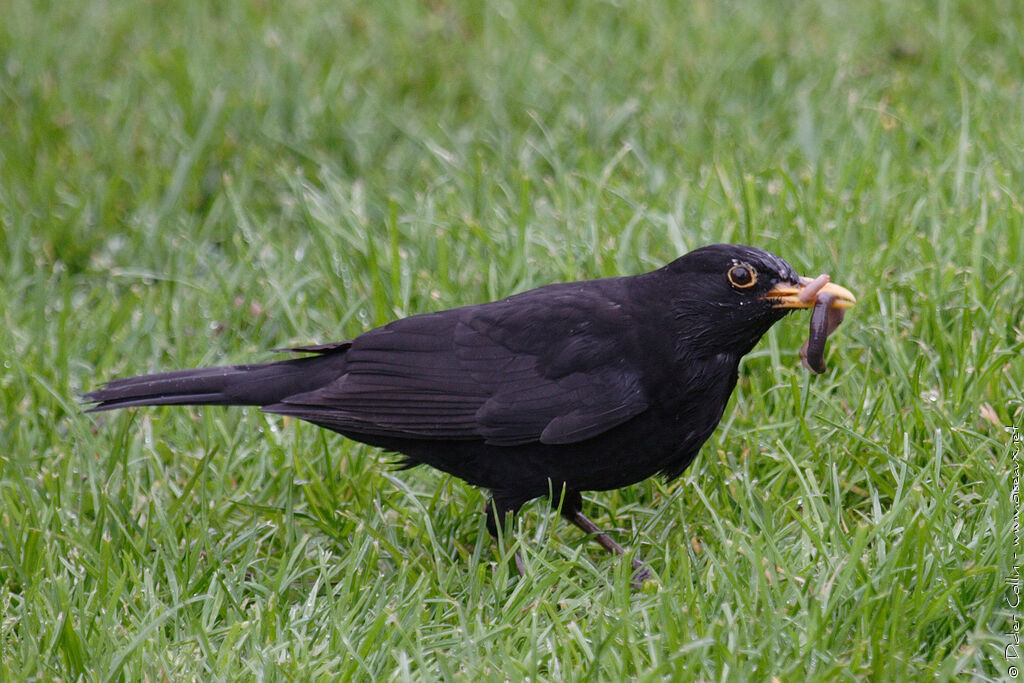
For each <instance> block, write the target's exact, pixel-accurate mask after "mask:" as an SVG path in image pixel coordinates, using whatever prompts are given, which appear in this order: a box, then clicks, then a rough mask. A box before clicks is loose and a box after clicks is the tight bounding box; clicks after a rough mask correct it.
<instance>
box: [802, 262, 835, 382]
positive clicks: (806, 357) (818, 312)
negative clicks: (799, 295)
mask: <svg viewBox="0 0 1024 683" xmlns="http://www.w3.org/2000/svg"><path fill="white" fill-rule="evenodd" d="M822 277H826V276H824V275H822V276H819V277H818V278H816V279H815V280H814V282H817V281H818V280H820V279H821V278H822ZM822 286H824V283H822ZM809 288H810V285H808V286H807V288H806V289H809ZM819 289H820V287H819ZM835 299H836V297H835V295H834V294H820V295H818V298H817V301H815V303H814V311H813V312H812V313H811V327H810V333H809V334H808V337H807V341H806V342H804V345H803V346H802V347H800V359H801V361H802V362H803V364H804V367H806V368H807V369H808V370H810V371H811V372H813V373H815V374H821V373H823V372H825V370H827V369H828V368H827V366H826V365H825V340H826V339H828V336H829V335H830V334H832V333H833V332H835V330H836V328H837V327H839V323H841V322H843V315H844V310H843V309H842V308H833V306H832V303H833V302H834V301H835Z"/></svg>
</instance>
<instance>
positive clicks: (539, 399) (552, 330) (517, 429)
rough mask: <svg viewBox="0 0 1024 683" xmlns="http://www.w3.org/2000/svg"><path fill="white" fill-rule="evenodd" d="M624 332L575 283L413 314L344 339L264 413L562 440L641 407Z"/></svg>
mask: <svg viewBox="0 0 1024 683" xmlns="http://www.w3.org/2000/svg"><path fill="white" fill-rule="evenodd" d="M633 329H634V328H633V325H632V321H631V319H630V317H629V315H628V314H626V313H625V312H624V311H623V310H622V308H621V307H620V306H619V305H618V304H616V303H614V302H613V301H612V300H611V299H609V298H608V297H607V296H606V295H604V294H602V292H601V291H600V290H596V289H595V288H588V287H581V286H580V285H562V286H554V287H548V288H543V289H541V290H534V291H531V292H527V293H525V294H522V295H519V296H516V297H511V298H509V299H505V300H503V301H498V302H494V303H490V304H482V305H479V306H468V307H465V308H458V309H453V310H450V311H444V312H441V313H432V314H426V315H419V316H413V317H411V318H405V319H403V320H398V321H396V322H394V323H391V324H390V325H386V326H385V327H381V328H378V329H376V330H371V331H370V332H367V333H366V334H364V335H362V336H360V337H357V338H356V339H354V340H353V341H352V346H351V347H350V348H349V349H348V350H347V351H346V366H345V371H344V374H343V375H342V376H341V377H339V378H338V379H337V380H336V381H334V382H332V383H331V384H329V385H327V386H325V387H323V388H321V389H318V390H316V391H313V392H309V393H306V394H300V395H296V396H291V397H288V398H287V399H285V400H284V401H282V402H281V403H279V404H276V405H273V406H267V407H266V408H265V410H268V411H269V412H275V413H284V414H288V415H294V416H296V417H300V418H302V419H307V420H309V421H311V422H315V423H317V424H320V425H323V426H326V427H330V428H332V429H337V430H339V431H343V432H344V431H349V432H356V433H361V434H369V435H376V436H384V437H398V438H421V439H483V440H485V441H487V442H488V443H491V444H496V445H507V446H511V445H517V444H523V443H530V442H537V441H539V442H541V443H546V444H566V443H574V442H577V441H583V440H585V439H588V438H591V437H593V436H597V435H598V434H601V433H602V432H604V431H606V430H608V429H611V428H612V427H614V426H616V425H619V424H622V423H623V422H625V421H626V420H629V419H630V418H632V417H634V416H636V415H637V414H639V413H640V412H642V411H643V410H644V409H645V408H646V407H647V398H646V396H645V394H644V392H643V389H642V386H641V381H640V375H639V373H638V372H637V371H636V370H635V369H634V367H633V366H632V365H631V363H630V361H629V359H630V358H636V354H635V353H629V352H628V350H629V349H630V348H632V347H633V344H634V342H633V336H632V335H633Z"/></svg>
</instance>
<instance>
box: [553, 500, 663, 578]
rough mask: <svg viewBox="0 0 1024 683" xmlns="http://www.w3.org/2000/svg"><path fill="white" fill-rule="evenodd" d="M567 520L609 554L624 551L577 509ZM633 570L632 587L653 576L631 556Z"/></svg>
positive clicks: (644, 565) (640, 562)
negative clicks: (590, 536) (591, 537)
mask: <svg viewBox="0 0 1024 683" xmlns="http://www.w3.org/2000/svg"><path fill="white" fill-rule="evenodd" d="M569 521H570V522H572V523H573V524H575V525H576V526H578V527H579V528H580V529H582V530H583V531H585V532H586V533H588V534H592V535H593V537H594V540H595V541H597V542H598V543H599V544H600V545H601V547H602V548H604V549H605V550H607V551H608V552H610V553H611V554H613V555H621V554H623V553H624V552H626V551H625V549H624V548H623V547H622V546H621V545H619V544H618V543H616V542H615V539H613V538H612V537H611V536H609V535H608V534H606V533H605V532H603V531H601V528H600V527H598V526H597V525H596V524H594V523H593V522H592V521H590V519H588V518H587V516H586V515H584V514H583V513H582V512H580V511H578V510H577V511H576V512H575V513H573V515H572V516H571V517H569ZM633 571H634V574H633V580H632V584H633V588H636V589H640V588H642V587H643V585H644V582H645V581H649V580H650V579H651V578H653V577H652V576H651V570H650V569H649V568H648V567H647V565H646V564H644V563H643V562H642V561H641V560H639V559H636V558H633Z"/></svg>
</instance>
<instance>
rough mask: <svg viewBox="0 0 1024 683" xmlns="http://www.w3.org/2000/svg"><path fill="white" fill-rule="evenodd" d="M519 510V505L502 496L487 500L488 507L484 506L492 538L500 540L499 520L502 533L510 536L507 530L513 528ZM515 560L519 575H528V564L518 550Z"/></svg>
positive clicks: (488, 530)
mask: <svg viewBox="0 0 1024 683" xmlns="http://www.w3.org/2000/svg"><path fill="white" fill-rule="evenodd" d="M517 510H519V505H513V504H511V503H509V502H508V501H506V500H502V499H500V498H492V499H491V500H489V501H488V502H487V505H486V507H484V514H485V515H487V532H488V533H490V535H491V538H493V539H494V540H495V541H497V540H498V524H499V521H500V523H501V530H502V533H503V534H504V535H505V537H506V538H507V537H508V534H507V533H505V532H506V531H507V530H509V529H511V528H512V525H511V524H510V522H511V521H512V518H513V517H514V516H515V514H516V511H517ZM515 560H516V571H517V572H519V576H526V566H525V565H524V564H523V558H522V557H521V556H520V555H519V551H518V550H517V551H516V553H515Z"/></svg>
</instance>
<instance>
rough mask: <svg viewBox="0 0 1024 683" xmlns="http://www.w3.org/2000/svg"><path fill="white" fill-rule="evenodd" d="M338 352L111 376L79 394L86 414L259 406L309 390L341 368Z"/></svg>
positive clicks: (328, 379)
mask: <svg viewBox="0 0 1024 683" xmlns="http://www.w3.org/2000/svg"><path fill="white" fill-rule="evenodd" d="M344 367H345V358H344V353H326V354H324V355H319V356H312V357H308V358H294V359H291V360H286V361H279V362H276V363H264V364H261V365H232V366H225V367H216V368H196V369H194V370H175V371H173V372H161V373H159V374H155V375H142V376H139V377H128V378H125V379H115V380H112V381H110V382H107V383H106V384H105V385H103V387H102V388H101V389H97V390H96V391H90V392H89V393H86V394H83V395H82V398H83V399H85V400H86V401H90V402H92V403H94V404H95V405H93V406H91V407H90V408H88V409H87V410H86V412H89V413H92V412H96V411H100V410H113V409H115V408H129V407H132V406H159V405H222V406H265V405H270V404H271V403H278V402H280V401H281V400H282V399H284V398H286V397H288V396H293V395H295V394H301V393H304V392H307V391H313V390H314V389H319V388H320V387H322V386H324V385H326V384H328V383H330V382H332V381H333V380H335V379H337V378H338V376H340V375H341V374H342V372H344Z"/></svg>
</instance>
